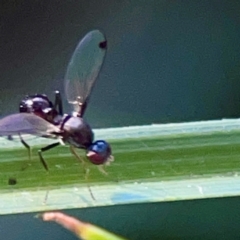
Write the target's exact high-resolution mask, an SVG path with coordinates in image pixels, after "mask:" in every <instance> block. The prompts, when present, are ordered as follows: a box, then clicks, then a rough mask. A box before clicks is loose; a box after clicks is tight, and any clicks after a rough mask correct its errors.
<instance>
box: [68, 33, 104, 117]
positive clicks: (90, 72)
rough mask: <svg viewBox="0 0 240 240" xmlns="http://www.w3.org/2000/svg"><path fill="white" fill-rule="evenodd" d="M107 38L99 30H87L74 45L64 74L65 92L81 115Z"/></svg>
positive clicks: (98, 67)
mask: <svg viewBox="0 0 240 240" xmlns="http://www.w3.org/2000/svg"><path fill="white" fill-rule="evenodd" d="M106 50H107V40H106V38H105V36H104V35H103V33H101V32H100V31H99V30H93V31H91V32H89V33H88V34H87V35H86V36H85V37H84V38H83V39H82V40H81V41H80V43H79V44H78V46H77V47H76V49H75V51H74V53H73V55H72V58H71V60H70V62H69V64H68V68H67V72H66V75H65V94H66V97H67V100H68V102H69V103H70V104H73V107H74V111H75V112H78V113H79V115H80V116H81V117H82V116H83V114H84V112H85V109H86V106H87V102H88V101H89V97H90V94H91V92H92V89H93V86H94V83H95V81H96V79H97V77H98V74H99V72H100V70H101V66H102V64H103V61H104V58H105V55H106Z"/></svg>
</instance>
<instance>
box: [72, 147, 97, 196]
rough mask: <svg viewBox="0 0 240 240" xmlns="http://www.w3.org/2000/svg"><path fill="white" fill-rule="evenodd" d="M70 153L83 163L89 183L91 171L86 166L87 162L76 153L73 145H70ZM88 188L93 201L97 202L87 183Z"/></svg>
mask: <svg viewBox="0 0 240 240" xmlns="http://www.w3.org/2000/svg"><path fill="white" fill-rule="evenodd" d="M70 151H71V153H72V154H73V155H74V156H75V157H76V158H77V159H78V160H80V162H81V163H82V166H83V169H84V174H85V180H86V181H87V182H88V176H89V172H90V169H89V168H88V167H87V166H86V162H85V161H84V160H83V159H82V158H81V157H80V156H79V155H78V154H77V152H76V151H75V148H74V147H73V146H72V145H70ZM87 186H88V190H89V193H90V195H91V197H92V199H93V200H96V199H95V197H94V196H93V193H92V190H91V188H90V186H89V184H88V183H87Z"/></svg>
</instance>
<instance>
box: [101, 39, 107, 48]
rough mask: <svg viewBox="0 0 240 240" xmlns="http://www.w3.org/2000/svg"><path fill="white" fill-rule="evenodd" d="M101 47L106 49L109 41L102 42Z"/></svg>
mask: <svg viewBox="0 0 240 240" xmlns="http://www.w3.org/2000/svg"><path fill="white" fill-rule="evenodd" d="M99 47H100V48H102V49H106V48H107V41H103V42H100V43H99Z"/></svg>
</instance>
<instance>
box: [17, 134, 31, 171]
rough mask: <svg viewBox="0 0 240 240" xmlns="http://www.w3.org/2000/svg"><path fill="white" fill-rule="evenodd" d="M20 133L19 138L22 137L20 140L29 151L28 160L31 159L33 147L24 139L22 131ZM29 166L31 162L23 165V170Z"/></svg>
mask: <svg viewBox="0 0 240 240" xmlns="http://www.w3.org/2000/svg"><path fill="white" fill-rule="evenodd" d="M18 135H19V138H20V141H21V143H22V145H23V146H24V147H25V148H26V149H27V151H28V160H29V161H31V156H32V151H31V147H30V146H29V145H28V144H27V143H26V142H25V141H24V140H23V138H22V135H21V134H20V133H19V134H18ZM28 166H29V164H27V165H26V166H23V167H22V169H21V170H22V171H24V170H25V169H26V168H27V167H28Z"/></svg>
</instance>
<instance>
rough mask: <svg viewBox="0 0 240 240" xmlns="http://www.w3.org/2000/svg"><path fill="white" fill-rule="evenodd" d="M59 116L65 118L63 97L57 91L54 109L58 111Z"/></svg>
mask: <svg viewBox="0 0 240 240" xmlns="http://www.w3.org/2000/svg"><path fill="white" fill-rule="evenodd" d="M57 107H58V113H59V115H61V116H63V106H62V97H61V94H60V92H59V91H55V102H54V106H53V108H54V109H57Z"/></svg>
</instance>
